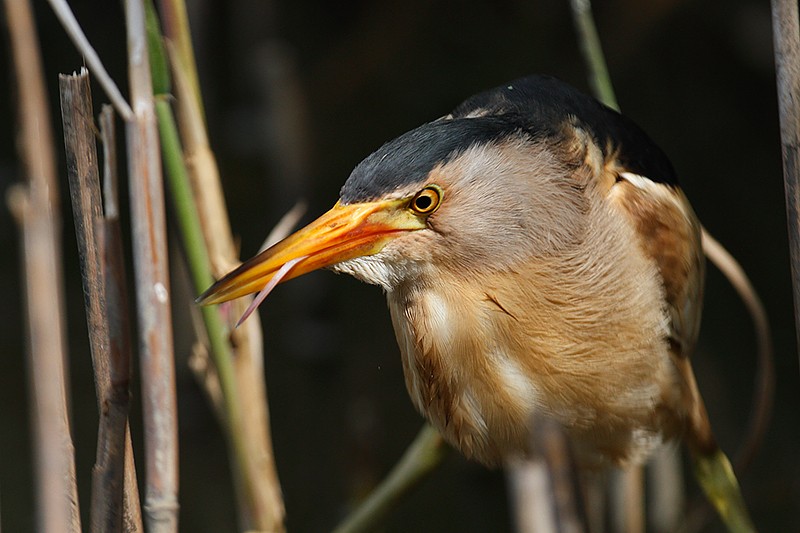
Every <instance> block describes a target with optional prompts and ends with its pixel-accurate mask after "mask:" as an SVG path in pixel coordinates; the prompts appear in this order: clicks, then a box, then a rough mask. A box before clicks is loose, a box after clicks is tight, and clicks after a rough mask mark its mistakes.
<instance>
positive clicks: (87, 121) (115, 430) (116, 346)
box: [59, 69, 141, 531]
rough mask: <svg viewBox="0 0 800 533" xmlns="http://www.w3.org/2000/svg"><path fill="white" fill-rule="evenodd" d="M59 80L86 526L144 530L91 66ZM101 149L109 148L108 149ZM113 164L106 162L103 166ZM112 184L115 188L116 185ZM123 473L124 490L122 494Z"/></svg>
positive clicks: (117, 264) (114, 238) (126, 345)
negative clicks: (85, 413) (86, 430)
mask: <svg viewBox="0 0 800 533" xmlns="http://www.w3.org/2000/svg"><path fill="white" fill-rule="evenodd" d="M59 88H60V94H61V114H62V121H63V125H64V140H65V147H66V158H67V171H68V179H69V186H70V196H71V198H72V206H73V212H74V220H75V233H76V236H77V242H78V252H79V256H80V260H81V273H82V278H83V287H84V300H85V306H86V321H87V325H88V332H89V344H90V347H91V353H92V367H93V370H94V381H95V390H96V395H97V401H98V410H99V414H100V421H99V431H98V438H97V452H96V453H97V455H96V459H95V466H94V468H93V469H92V503H91V531H122V525H123V522H125V523H127V524H130V525H131V526H132V527H133V531H141V513H140V510H139V509H138V507H139V497H138V487H137V485H136V472H135V470H134V469H133V464H134V463H133V461H132V460H131V461H126V454H132V445H131V441H130V433H129V431H128V408H129V392H128V382H129V379H130V335H129V334H128V324H127V309H126V307H127V303H126V299H125V294H124V290H125V287H124V273H123V272H122V251H121V242H120V232H119V226H118V221H117V219H116V217H114V218H111V219H108V220H107V219H106V218H105V217H104V216H103V212H102V211H103V208H102V199H101V193H100V172H99V169H98V158H97V149H96V145H95V135H94V133H95V128H94V124H93V118H92V117H93V116H94V113H93V110H92V102H91V90H90V87H89V74H88V72H87V71H86V69H81V72H80V74H73V75H71V76H65V75H61V76H59ZM107 110H108V112H107V113H106V115H105V116H106V119H105V124H104V125H103V130H104V135H105V136H106V137H107V136H108V135H109V128H110V129H111V131H112V132H113V115H112V114H111V113H110V111H111V110H110V108H107ZM112 138H113V137H112ZM110 148H111V149H112V150H113V148H114V147H113V146H111V147H110ZM106 152H107V154H108V153H109V151H108V149H107V150H106ZM111 153H113V152H111ZM113 159H115V158H113ZM112 164H114V163H113V162H111V163H110V164H109V165H107V169H109V170H107V173H108V172H109V171H110V168H111V165H112ZM110 192H111V193H112V194H114V191H113V190H111V191H110ZM120 291H122V292H120ZM126 464H127V465H129V466H128V468H129V470H128V471H127V472H126V471H125V469H126ZM126 476H127V478H128V479H127V484H128V487H129V490H128V491H127V494H128V496H127V498H126V497H124V493H125V491H124V488H125V485H126ZM126 507H127V508H126ZM124 517H125V518H124ZM126 531H130V529H127V530H126Z"/></svg>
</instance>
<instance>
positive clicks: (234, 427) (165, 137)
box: [156, 97, 257, 529]
mask: <svg viewBox="0 0 800 533" xmlns="http://www.w3.org/2000/svg"><path fill="white" fill-rule="evenodd" d="M156 114H157V116H158V125H159V132H160V136H161V145H162V152H163V154H164V164H165V167H166V169H167V183H168V184H169V187H170V193H171V195H172V198H173V202H174V205H175V211H176V215H177V219H178V225H179V226H180V232H181V236H182V237H183V244H184V249H185V251H186V257H187V262H188V264H189V271H190V274H191V278H192V284H193V286H194V288H195V290H196V291H198V292H200V291H202V290H203V289H204V288H206V287H208V286H209V285H211V284H212V283H213V282H214V278H213V277H212V276H211V268H210V267H209V263H208V251H207V249H206V245H205V241H204V240H203V233H202V231H200V217H199V216H198V214H197V209H196V207H195V205H194V198H193V196H192V189H191V184H190V183H189V176H188V174H187V172H186V167H185V165H184V162H183V151H182V149H181V146H180V140H179V138H178V129H177V127H176V125H175V119H174V117H173V115H172V108H171V107H170V104H169V101H167V99H166V97H159V98H158V99H157V101H156ZM200 312H201V314H202V316H203V322H204V323H205V327H206V332H207V333H208V340H209V345H210V348H211V355H212V358H213V361H214V366H215V368H216V375H217V378H218V379H219V386H220V390H221V392H222V403H223V405H222V407H223V411H222V414H223V416H224V422H225V424H226V426H227V427H226V432H225V433H226V435H227V438H228V441H229V446H230V448H231V449H230V455H231V459H232V462H233V466H234V475H235V478H236V479H237V480H239V481H238V483H237V485H238V486H239V490H240V491H242V492H243V494H241V495H240V498H243V499H244V501H245V508H246V514H247V515H248V516H250V517H252V516H253V515H254V513H255V510H256V507H257V502H256V501H255V495H254V494H253V487H254V486H255V485H256V482H257V481H256V480H255V479H253V474H254V473H255V472H253V471H251V470H250V469H249V468H248V466H249V465H248V461H247V455H248V450H247V444H246V442H245V441H244V439H245V438H246V432H245V431H244V419H243V417H242V404H241V401H240V399H239V394H238V390H237V385H236V374H235V369H234V367H233V350H232V349H231V346H230V344H229V343H228V339H227V336H226V335H225V327H224V323H223V321H222V318H221V317H220V314H219V309H218V308H217V307H202V308H201V309H200ZM246 522H250V524H248V525H247V527H246V528H245V529H250V528H252V527H253V524H252V522H253V520H246Z"/></svg>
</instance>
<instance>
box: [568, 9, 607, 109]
mask: <svg viewBox="0 0 800 533" xmlns="http://www.w3.org/2000/svg"><path fill="white" fill-rule="evenodd" d="M570 6H571V7H572V18H573V21H574V23H575V31H577V32H578V43H579V45H580V47H581V53H582V54H583V60H584V62H585V63H586V66H587V68H588V69H589V83H590V84H591V86H592V92H593V93H594V95H595V97H596V98H597V99H598V100H600V101H601V102H603V103H604V104H605V105H607V106H608V107H611V108H613V109H616V110H617V111H619V104H617V97H616V96H615V95H614V87H613V85H612V84H611V76H609V74H608V67H607V66H606V59H605V57H604V56H603V48H602V46H601V45H600V37H599V36H598V35H597V27H596V26H595V24H594V17H593V16H592V3H591V0H570Z"/></svg>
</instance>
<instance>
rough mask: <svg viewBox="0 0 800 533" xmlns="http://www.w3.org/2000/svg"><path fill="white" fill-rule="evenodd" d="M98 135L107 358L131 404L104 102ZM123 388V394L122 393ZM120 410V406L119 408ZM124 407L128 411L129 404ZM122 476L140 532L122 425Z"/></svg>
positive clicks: (112, 160)
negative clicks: (100, 161)
mask: <svg viewBox="0 0 800 533" xmlns="http://www.w3.org/2000/svg"><path fill="white" fill-rule="evenodd" d="M100 138H101V140H102V143H103V204H104V206H105V216H104V217H103V222H102V226H101V227H102V231H100V232H98V234H99V235H100V243H99V248H100V256H101V264H102V266H103V278H104V279H105V284H106V295H105V296H106V317H107V320H108V334H109V339H108V343H109V352H110V353H109V358H110V365H109V366H110V370H111V376H110V381H111V387H112V388H113V389H114V390H115V392H114V393H113V394H112V396H116V397H117V398H119V399H120V400H122V401H125V402H128V403H130V394H129V389H128V381H129V377H130V371H131V350H132V346H131V334H130V318H129V316H128V293H127V290H126V284H125V266H124V262H125V261H124V258H123V253H122V232H121V230H120V227H119V207H118V204H117V200H118V198H117V190H118V188H117V150H116V129H115V128H114V111H113V110H112V108H111V106H109V105H104V106H103V111H102V112H101V113H100ZM123 387H124V397H123V396H121V395H122V394H123ZM119 409H122V407H120V408H119ZM124 409H125V410H126V412H127V409H128V407H127V406H125V407H124ZM123 453H124V454H123V458H124V462H125V464H124V476H125V477H124V479H123V493H122V530H123V531H124V532H125V533H141V532H142V531H144V526H143V524H142V508H141V504H140V501H139V482H138V480H137V479H136V466H135V461H134V457H133V443H132V442H131V431H130V427H129V425H128V424H125V450H124V452H123Z"/></svg>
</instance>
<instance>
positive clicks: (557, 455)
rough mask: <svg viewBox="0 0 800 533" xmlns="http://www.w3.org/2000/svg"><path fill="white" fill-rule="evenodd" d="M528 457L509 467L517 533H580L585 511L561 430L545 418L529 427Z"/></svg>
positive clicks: (576, 476) (585, 527)
mask: <svg viewBox="0 0 800 533" xmlns="http://www.w3.org/2000/svg"><path fill="white" fill-rule="evenodd" d="M530 427H531V431H530V437H531V441H532V443H531V454H530V457H529V458H526V459H519V460H517V461H513V462H512V463H511V464H510V465H509V466H510V468H509V469H508V470H509V480H510V489H511V493H512V494H511V501H512V507H513V510H514V515H515V518H516V526H517V527H516V531H517V532H518V533H556V532H561V533H582V532H584V531H587V519H586V507H585V505H584V502H583V498H582V494H583V492H582V490H581V485H580V483H579V479H578V472H577V469H576V467H575V462H574V460H573V458H572V454H571V451H570V449H569V442H568V440H567V436H566V434H565V433H564V428H563V427H562V426H561V425H560V424H558V423H557V422H555V421H553V420H551V419H548V418H534V419H533V421H532V423H531V424H530Z"/></svg>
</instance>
